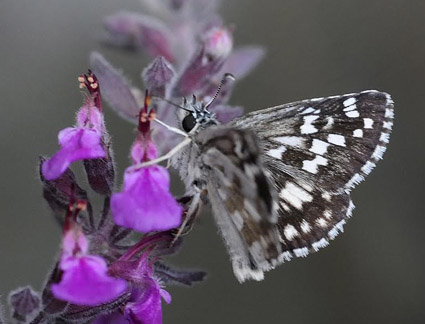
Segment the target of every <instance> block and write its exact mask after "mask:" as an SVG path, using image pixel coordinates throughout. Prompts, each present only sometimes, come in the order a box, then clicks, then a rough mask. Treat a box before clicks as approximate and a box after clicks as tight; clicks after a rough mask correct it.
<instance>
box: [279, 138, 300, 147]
mask: <svg viewBox="0 0 425 324" xmlns="http://www.w3.org/2000/svg"><path fill="white" fill-rule="evenodd" d="M272 140H274V141H277V142H279V143H282V144H285V145H289V146H295V147H303V145H304V139H303V138H302V137H299V136H280V137H273V138H272Z"/></svg>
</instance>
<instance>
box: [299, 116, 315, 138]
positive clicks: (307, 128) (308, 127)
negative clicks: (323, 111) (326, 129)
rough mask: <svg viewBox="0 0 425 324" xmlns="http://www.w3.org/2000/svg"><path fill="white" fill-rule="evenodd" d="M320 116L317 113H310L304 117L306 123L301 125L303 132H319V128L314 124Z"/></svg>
mask: <svg viewBox="0 0 425 324" xmlns="http://www.w3.org/2000/svg"><path fill="white" fill-rule="evenodd" d="M317 118H319V116H317V115H309V116H305V117H304V124H303V125H302V126H301V127H300V129H301V133H302V134H313V133H316V132H317V128H316V127H314V126H313V124H312V123H313V122H314V121H315V120H316V119H317Z"/></svg>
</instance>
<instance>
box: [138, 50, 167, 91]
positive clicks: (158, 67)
mask: <svg viewBox="0 0 425 324" xmlns="http://www.w3.org/2000/svg"><path fill="white" fill-rule="evenodd" d="M174 75H175V72H174V69H173V67H172V66H171V64H170V63H168V62H167V60H166V59H165V58H163V57H162V56H159V57H157V58H156V59H155V60H154V61H153V62H152V63H151V64H150V65H149V66H148V67H147V68H146V69H145V70H144V71H143V73H142V78H143V81H144V82H145V84H146V87H147V88H148V89H149V94H150V95H151V96H157V97H161V98H163V97H165V89H166V86H167V85H168V84H169V83H170V82H171V80H172V79H173V77H174Z"/></svg>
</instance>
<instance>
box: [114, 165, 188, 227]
mask: <svg viewBox="0 0 425 324" xmlns="http://www.w3.org/2000/svg"><path fill="white" fill-rule="evenodd" d="M169 186H170V177H169V174H168V171H167V169H165V168H164V167H160V166H151V167H146V168H143V169H140V170H136V171H132V170H130V169H127V171H126V172H125V179H124V189H123V191H122V192H120V193H115V194H113V195H112V198H111V210H112V213H113V216H114V220H115V223H116V224H117V225H120V226H124V227H127V228H132V229H134V230H137V231H139V232H143V233H147V232H151V231H164V230H168V229H172V228H176V227H178V226H179V225H180V223H181V214H182V211H183V209H182V207H181V206H180V205H179V204H178V203H177V201H176V200H175V199H174V197H173V196H172V195H171V193H170V192H169Z"/></svg>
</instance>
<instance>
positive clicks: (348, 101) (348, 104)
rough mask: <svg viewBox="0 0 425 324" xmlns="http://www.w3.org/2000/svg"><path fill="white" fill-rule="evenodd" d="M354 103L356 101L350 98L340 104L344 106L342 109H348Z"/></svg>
mask: <svg viewBox="0 0 425 324" xmlns="http://www.w3.org/2000/svg"><path fill="white" fill-rule="evenodd" d="M356 101H357V100H356V98H354V97H351V98H348V99H346V100H345V101H344V102H343V103H342V104H343V105H344V107H349V106H351V105H354V104H355V103H356Z"/></svg>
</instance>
